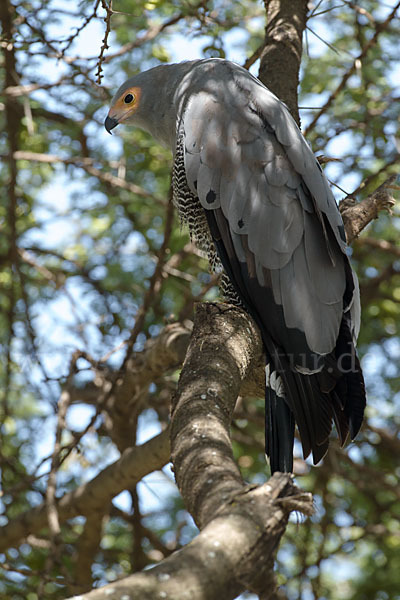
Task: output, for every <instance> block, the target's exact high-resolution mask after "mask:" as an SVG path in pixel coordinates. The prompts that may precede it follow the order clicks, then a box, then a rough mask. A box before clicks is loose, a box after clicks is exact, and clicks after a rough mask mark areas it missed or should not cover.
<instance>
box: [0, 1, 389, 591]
mask: <svg viewBox="0 0 400 600" xmlns="http://www.w3.org/2000/svg"><path fill="white" fill-rule="evenodd" d="M398 5H400V3H398V4H397V3H396V2H394V1H392V0H387V1H386V2H376V1H372V0H364V2H363V3H362V7H361V5H360V4H359V3H353V2H350V1H347V0H343V1H340V0H334V1H330V0H323V1H320V2H315V3H310V15H311V16H310V19H309V21H308V27H307V30H306V34H305V37H304V40H303V62H302V69H301V85H300V100H299V104H300V109H301V110H300V115H301V123H302V130H303V132H304V133H305V134H306V137H307V139H308V141H309V143H310V144H311V146H312V149H313V151H314V152H315V154H316V155H325V156H326V157H330V158H335V159H338V160H337V161H332V162H328V163H327V164H326V166H325V167H324V168H325V173H326V174H327V176H328V178H329V179H330V180H331V182H332V185H333V186H334V187H333V191H334V193H335V196H336V197H337V199H338V200H340V199H342V198H344V197H346V196H347V195H348V194H352V195H354V198H355V199H356V200H362V199H363V198H365V197H366V196H368V194H370V193H372V192H373V191H374V190H375V189H376V188H377V187H378V186H379V185H380V184H382V183H383V182H384V181H385V180H386V179H387V178H388V177H389V175H391V174H396V173H398V169H399V166H398V165H399V138H398V127H399V125H398V124H399V114H400V102H399V100H400V53H399V36H400V22H399V17H400V9H399V8H398ZM107 9H108V11H107ZM112 9H113V11H114V13H113V14H112V16H111V13H110V12H109V10H110V6H109V2H105V1H100V0H97V1H86V0H69V1H67V0H42V1H40V2H39V1H35V0H31V1H28V0H26V1H25V0H2V3H1V7H0V21H1V28H2V33H1V40H0V45H1V48H2V55H1V59H0V60H1V67H2V68H1V71H0V87H1V90H2V97H1V101H0V130H1V134H0V158H1V166H0V184H1V190H2V192H1V198H0V229H1V236H0V344H1V362H0V401H1V405H0V461H1V462H0V465H1V497H0V511H1V512H0V526H1V527H0V540H3V541H2V542H0V597H2V598H10V599H11V598H12V599H24V600H26V599H28V600H36V599H37V598H46V599H49V600H50V599H51V600H53V599H57V598H63V597H65V596H66V595H68V594H72V593H79V592H84V591H86V590H88V589H90V588H91V587H93V586H100V585H104V583H106V582H108V581H113V580H115V579H116V578H119V577H123V576H124V575H127V574H129V573H131V572H133V571H136V570H140V569H142V568H145V567H147V566H149V565H151V564H154V563H155V562H157V561H159V560H162V559H163V558H164V557H166V556H168V555H169V554H171V553H172V552H173V551H174V550H175V549H177V548H179V547H181V546H182V545H183V544H185V543H187V542H188V541H190V539H192V537H193V536H194V535H196V531H197V530H196V527H195V526H194V524H193V522H192V520H191V518H190V516H189V515H188V514H187V513H186V512H185V510H184V507H183V504H182V501H181V499H180V496H179V493H178V491H177V489H176V487H175V484H174V478H173V474H172V472H171V469H170V467H169V466H168V465H167V466H165V467H164V468H163V469H162V470H161V466H162V464H163V463H162V464H161V465H160V470H157V471H154V472H151V471H152V469H150V470H149V471H148V473H149V474H148V475H146V477H144V478H143V479H142V481H141V482H139V483H138V484H137V485H135V486H133V487H132V488H131V489H129V490H125V491H124V492H122V493H120V494H119V495H117V496H116V497H115V498H114V499H113V500H112V502H106V503H105V504H104V505H103V506H102V507H101V509H96V511H95V513H93V509H92V505H91V504H90V502H88V503H87V505H86V507H85V506H83V507H80V509H79V510H76V511H75V512H73V513H71V514H70V515H69V518H68V520H66V518H61V517H60V518H59V531H58V530H57V528H56V530H52V528H51V527H50V528H49V527H46V526H44V527H43V525H42V526H40V527H39V526H38V525H37V524H36V525H35V521H34V518H33V515H34V509H35V507H37V506H39V505H41V504H42V503H43V502H46V503H47V506H48V507H49V506H50V507H51V506H55V499H56V498H60V497H62V496H63V495H64V494H66V493H68V492H71V491H73V490H74V489H76V488H77V486H78V485H81V484H84V483H86V482H89V481H90V480H92V479H93V478H94V477H95V476H97V475H98V474H99V473H101V472H102V470H103V469H104V468H105V467H106V466H107V465H109V464H110V463H112V462H114V461H116V460H117V459H118V458H119V456H120V455H121V453H122V452H123V450H124V449H125V448H128V447H130V446H133V445H135V444H142V443H144V442H146V441H147V440H149V439H151V438H153V437H154V436H155V435H156V434H158V433H159V432H161V431H162V430H163V429H165V427H166V424H167V422H168V418H169V399H170V396H171V393H173V391H174V389H175V385H176V382H177V379H178V376H179V365H180V360H181V358H182V357H180V358H179V357H178V358H177V357H176V356H175V358H171V360H169V362H168V360H165V361H164V363H163V365H162V366H160V365H157V364H154V365H153V364H151V365H150V367H149V364H150V363H149V362H148V361H149V360H150V359H149V358H148V356H149V352H150V350H151V348H152V347H153V345H154V344H157V343H158V341H159V340H160V336H161V335H167V337H168V335H169V333H170V332H171V331H172V332H174V331H178V330H179V332H181V334H182V336H183V337H182V339H184V340H186V342H185V341H184V343H183V344H185V343H187V336H188V334H189V332H190V326H191V319H192V317H193V310H194V303H195V302H196V301H203V300H214V299H216V298H218V288H217V287H216V280H215V277H214V276H211V275H210V274H209V272H208V268H207V263H206V261H205V260H204V259H203V258H202V257H201V256H200V255H199V253H198V252H197V251H196V249H195V248H194V247H193V246H192V244H191V243H190V240H189V238H188V235H187V232H186V231H185V230H182V229H181V227H180V224H179V221H178V219H177V216H176V215H175V214H174V213H173V211H172V209H171V205H170V201H169V188H170V168H171V156H170V153H169V152H168V151H166V150H165V149H163V148H162V147H160V146H157V145H156V143H155V142H154V140H152V139H151V138H150V137H149V136H148V135H147V134H145V133H143V132H141V131H139V130H135V129H133V128H130V127H118V128H117V129H116V130H115V132H116V134H115V135H113V136H112V137H111V136H109V135H108V134H107V132H106V131H105V129H104V127H103V122H104V118H105V116H106V114H107V111H108V106H109V104H110V100H111V98H112V96H113V94H114V93H115V91H116V90H117V88H118V87H119V86H120V84H121V83H122V82H123V81H124V80H125V79H127V78H128V77H129V76H132V75H133V74H135V73H137V72H138V71H141V70H144V69H147V68H150V67H152V66H155V65H157V64H159V63H160V62H173V61H180V60H187V59H194V58H201V57H226V58H228V59H230V60H234V61H235V62H238V63H239V64H246V66H247V67H249V68H250V70H251V72H252V73H253V74H255V75H257V73H258V67H259V55H260V52H261V50H262V48H263V43H264V28H265V7H264V5H263V4H262V3H261V2H255V1H253V0H242V1H241V2H240V3H238V2H232V1H231V2H229V1H227V0H209V1H207V0H204V1H200V2H195V1H194V0H193V1H190V2H189V1H188V2H179V1H167V0H149V1H148V2H144V1H142V0H135V2H132V1H130V0H114V2H113V4H112ZM105 19H106V20H105ZM105 36H106V37H105ZM99 57H100V58H99ZM155 93H157V91H156V90H155ZM322 108H323V110H321V109H322ZM393 193H394V196H395V197H396V195H397V197H398V191H396V190H394V191H393ZM399 232H400V211H399V204H398V203H397V204H396V205H395V207H394V209H393V214H386V213H382V214H381V215H380V216H379V219H378V220H375V221H374V222H373V223H371V224H370V225H369V226H368V227H367V228H366V229H365V230H364V232H363V233H362V235H361V236H360V238H359V239H358V240H357V241H355V242H354V243H353V245H352V247H351V254H352V260H353V265H354V267H355V269H356V271H357V273H358V276H359V279H360V288H361V299H362V308H363V313H362V327H361V334H360V338H359V352H360V355H361V357H362V364H363V368H364V373H365V377H366V382H367V390H368V407H367V413H366V415H367V419H366V423H365V425H364V427H363V429H362V432H361V434H360V435H359V436H358V438H357V440H356V442H355V443H351V444H349V445H348V446H347V447H346V448H345V449H340V447H339V444H338V443H337V440H336V439H333V441H332V444H331V449H330V452H329V454H328V455H327V457H326V459H325V460H324V461H323V463H322V464H321V465H320V466H318V467H317V468H315V467H311V466H310V464H309V463H308V461H307V462H305V461H303V459H302V456H301V452H300V448H299V446H296V460H295V471H296V475H297V477H296V480H297V482H298V484H299V485H300V486H301V487H303V488H304V489H306V490H309V491H311V492H313V494H314V501H315V508H316V511H315V515H314V516H313V517H312V518H311V519H308V520H307V521H305V522H301V518H300V517H299V518H298V519H297V518H296V517H295V518H292V519H291V522H290V524H289V527H288V529H287V532H286V534H285V536H284V538H283V541H282V544H281V547H280V550H279V552H278V560H277V578H278V582H279V583H280V584H281V585H282V586H283V587H282V590H283V593H284V594H285V596H284V597H287V598H288V600H295V599H299V600H317V599H319V600H324V599H326V600H328V599H329V600H396V599H398V598H400V524H399V517H400V486H399V475H400V462H399V457H400V438H399V431H400V417H399V405H400V393H399V389H400V386H399V383H400V371H399V368H400V367H399V358H400V341H399V335H400V331H399V327H400V245H399V244H398V239H399ZM174 328H177V329H174ZM182 332H183V333H182ZM185 332H186V333H185ZM161 351H162V350H160V352H161ZM183 352H184V349H183ZM153 360H154V357H153ZM129 361H130V362H129ZM155 362H156V363H157V361H155ZM143 365H144V368H145V371H146V370H147V374H146V375H145V376H143ZM141 369H142V371H141ZM136 372H139V375H140V376H139V375H138V377H137V378H136V379H135V373H136ZM132 374H133V375H132ZM128 375H130V376H131V380H129V381H128V382H127V385H126V386H125V388H124V393H118V381H119V380H118V377H119V378H120V379H121V378H122V380H123V381H125V380H124V378H125V377H126V376H128ZM116 382H117V383H116ZM129 382H130V383H129ZM116 386H117V388H116ZM116 390H117V391H116ZM263 410H264V409H263V399H257V398H241V399H239V401H238V405H237V411H236V419H235V421H234V423H233V425H232V440H233V445H234V450H235V456H236V457H237V459H238V462H239V465H240V467H241V470H242V473H243V476H244V477H245V479H246V480H247V481H250V482H263V481H265V480H266V479H267V477H268V467H267V465H266V463H265V458H264V441H263V440H264V416H263ZM333 437H335V433H333ZM22 514H24V515H25V517H24V520H21V518H18V517H19V516H20V515H22ZM2 531H3V533H2ZM243 597H247V598H250V597H251V596H250V595H247V596H243Z"/></svg>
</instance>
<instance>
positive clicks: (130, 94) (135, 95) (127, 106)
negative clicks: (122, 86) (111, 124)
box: [108, 87, 142, 123]
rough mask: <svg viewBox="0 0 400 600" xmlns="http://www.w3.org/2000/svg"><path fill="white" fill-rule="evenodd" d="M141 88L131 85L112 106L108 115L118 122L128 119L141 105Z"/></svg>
mask: <svg viewBox="0 0 400 600" xmlns="http://www.w3.org/2000/svg"><path fill="white" fill-rule="evenodd" d="M141 91H142V90H141V88H139V87H131V88H128V89H127V90H125V91H124V93H123V94H122V95H121V96H120V97H119V98H118V100H117V101H116V102H115V103H114V105H113V106H112V107H111V108H110V110H109V112H108V116H109V117H110V118H111V119H115V120H116V121H118V123H122V122H123V121H126V119H128V118H129V117H130V116H131V115H132V114H133V113H134V112H135V111H136V110H137V109H138V107H139V103H140V95H141Z"/></svg>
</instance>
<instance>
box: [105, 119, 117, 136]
mask: <svg viewBox="0 0 400 600" xmlns="http://www.w3.org/2000/svg"><path fill="white" fill-rule="evenodd" d="M117 125H118V121H117V119H114V117H106V120H105V121H104V127H105V128H106V130H107V131H108V133H109V134H110V135H112V133H111V129H114V127H116V126H117Z"/></svg>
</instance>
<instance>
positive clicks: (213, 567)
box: [81, 304, 312, 600]
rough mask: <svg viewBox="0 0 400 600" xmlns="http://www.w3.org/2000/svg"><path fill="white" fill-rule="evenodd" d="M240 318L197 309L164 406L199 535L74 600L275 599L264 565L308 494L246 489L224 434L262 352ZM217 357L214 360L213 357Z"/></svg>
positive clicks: (232, 312) (274, 482)
mask: <svg viewBox="0 0 400 600" xmlns="http://www.w3.org/2000/svg"><path fill="white" fill-rule="evenodd" d="M261 348H262V344H261V339H260V335H259V332H258V329H257V327H256V325H255V324H254V322H253V320H252V319H251V317H250V316H249V315H247V314H246V313H245V312H243V311H241V310H240V309H238V308H235V307H231V306H229V305H213V304H200V305H199V306H198V308H197V312H196V319H195V325H194V330H193V335H192V338H191V343H190V346H189V349H188V352H187V357H186V360H185V364H184V367H183V369H182V374H181V378H180V381H179V385H178V390H177V393H176V397H175V400H174V403H173V413H172V427H171V443H172V451H173V460H174V466H175V473H176V478H177V482H178V485H179V487H180V490H181V493H182V495H183V497H184V500H185V503H186V505H187V506H188V507H189V509H190V510H191V512H192V515H193V516H194V518H195V520H196V522H197V523H199V525H200V526H201V527H204V529H203V531H202V532H201V533H200V534H199V535H198V536H197V538H196V539H195V540H193V541H192V542H191V543H190V544H188V545H187V546H186V547H185V548H183V549H182V550H180V551H178V552H175V553H173V554H172V555H171V556H170V557H168V558H167V559H165V560H164V561H163V562H162V563H160V564H159V565H157V566H156V567H154V568H153V569H149V570H148V571H144V572H142V573H138V574H135V575H132V576H130V577H127V578H125V579H123V580H121V581H118V582H115V583H112V584H110V585H108V586H105V587H104V588H101V589H99V590H93V591H92V592H90V593H89V594H85V595H83V596H82V597H81V598H82V600H86V599H87V600H100V599H101V600H105V599H106V598H107V599H111V600H122V599H123V598H124V597H129V598H130V599H131V600H136V599H139V598H140V600H147V599H148V600H150V599H154V598H174V600H181V599H182V600H183V599H184V598H188V597H191V598H193V599H196V600H197V599H199V600H214V599H215V600H219V599H220V598H224V600H230V599H233V598H235V597H236V596H237V595H238V594H239V593H240V592H241V591H242V590H243V589H245V588H248V589H251V590H253V591H255V592H257V593H259V594H262V597H263V598H265V600H267V599H269V598H272V597H274V594H275V593H274V584H273V557H274V553H275V551H276V548H277V546H278V543H279V540H280V538H281V536H282V534H283V532H284V530H285V527H286V524H287V519H288V515H289V513H290V511H291V510H300V511H302V512H304V513H306V514H310V513H311V512H312V498H311V494H304V493H302V492H301V491H300V490H299V489H298V488H296V486H295V485H294V483H293V480H292V477H291V476H290V475H287V474H281V473H276V474H275V475H274V476H273V477H272V478H271V479H270V480H269V482H268V483H267V484H265V485H263V486H260V487H258V486H246V485H245V484H244V482H243V481H242V479H241V477H240V473H239V470H238V467H237V465H236V463H235V461H234V459H233V456H232V448H231V444H230V439H229V434H228V429H229V424H230V420H231V417H232V413H233V409H234V405H235V402H236V397H237V394H238V392H239V389H240V385H241V382H242V381H243V379H244V377H245V376H246V374H247V373H248V372H249V371H250V369H251V368H252V367H253V365H255V364H257V359H258V356H259V354H260V353H261ZM216 357H217V358H216Z"/></svg>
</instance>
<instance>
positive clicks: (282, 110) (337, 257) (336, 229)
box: [105, 59, 365, 472]
mask: <svg viewBox="0 0 400 600" xmlns="http://www.w3.org/2000/svg"><path fill="white" fill-rule="evenodd" d="M119 123H132V124H133V125H137V126H138V127H140V128H142V129H144V130H146V131H148V132H150V134H152V135H153V137H154V138H156V139H157V140H158V141H160V142H161V143H162V144H164V145H165V146H167V147H169V148H170V149H171V150H172V152H173V155H174V165H173V175H172V183H173V200H174V202H175V205H176V206H177V208H178V212H179V215H180V217H181V218H182V219H183V221H185V222H186V223H187V224H188V227H189V231H190V234H191V236H192V238H193V239H194V240H195V242H196V243H197V244H198V246H199V247H200V248H201V249H202V250H204V251H205V252H206V253H207V255H208V257H209V261H210V264H211V267H212V268H213V269H214V270H218V269H222V270H223V275H222V289H223V291H224V293H225V296H226V298H227V299H228V300H229V301H230V302H235V303H237V304H239V305H241V306H243V307H244V308H245V309H246V310H247V311H248V312H249V313H250V314H251V315H252V316H253V317H254V319H255V321H256V322H257V324H258V326H259V328H260V330H261V334H262V339H263V343H264V347H265V352H266V357H267V366H266V393H265V396H266V407H265V414H266V453H267V455H268V456H269V460H270V467H271V472H274V471H283V472H290V471H292V469H293V443H294V428H295V423H297V427H298V430H299V434H300V439H301V443H302V447H303V454H304V457H307V456H308V455H309V454H310V452H312V455H313V460H314V464H316V463H317V462H318V461H320V460H321V458H323V456H324V455H325V454H326V452H327V449H328V444H329V434H330V432H331V427H332V421H334V422H335V425H336V429H337V432H338V436H339V440H340V442H341V444H344V442H345V440H346V438H347V436H348V433H349V432H350V436H351V438H352V439H354V437H355V436H356V434H357V433H358V431H359V429H360V426H361V422H362V419H363V413H364V408H365V388H364V380H363V375H362V371H361V367H360V363H359V360H358V357H357V354H356V351H355V342H356V338H357V335H358V330H359V322H360V303H359V291H358V284H357V279H356V276H355V274H354V273H353V271H352V269H351V266H350V263H349V260H348V257H347V254H346V237H345V231H344V227H343V223H342V219H341V217H340V213H339V211H338V208H337V205H336V202H335V199H334V197H333V194H332V192H331V190H330V187H329V184H328V182H327V180H326V178H325V176H324V174H323V172H322V169H321V167H320V165H319V163H318V161H317V160H316V158H315V157H314V155H313V153H312V152H311V150H310V148H309V146H308V145H307V143H306V141H305V139H304V137H303V136H302V134H301V132H300V130H299V128H298V127H297V125H296V123H295V121H294V120H293V118H292V117H291V115H290V113H289V111H288V109H287V107H286V106H285V104H283V102H281V101H280V100H279V99H278V98H277V97H276V96H275V95H274V94H272V93H271V92H270V91H269V90H268V89H267V88H266V87H265V86H264V85H263V84H262V83H261V82H260V81H259V80H258V79H256V78H255V77H253V76H252V75H251V74H250V73H249V72H248V71H246V70H245V69H244V68H242V67H240V66H238V65H236V64H234V63H232V62H230V61H227V60H222V59H204V60H195V61H187V62H183V63H178V64H170V65H160V66H157V67H155V68H153V69H150V70H148V71H145V72H143V73H139V74H138V75H135V76H134V77H132V78H130V79H128V80H127V81H126V82H125V83H124V84H123V85H122V86H121V87H120V88H119V90H118V91H117V93H116V95H115V96H114V99H113V101H112V105H111V108H110V110H109V113H108V116H107V118H106V120H105V127H106V129H107V131H108V132H111V129H113V128H114V127H115V126H116V125H118V124H119Z"/></svg>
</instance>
